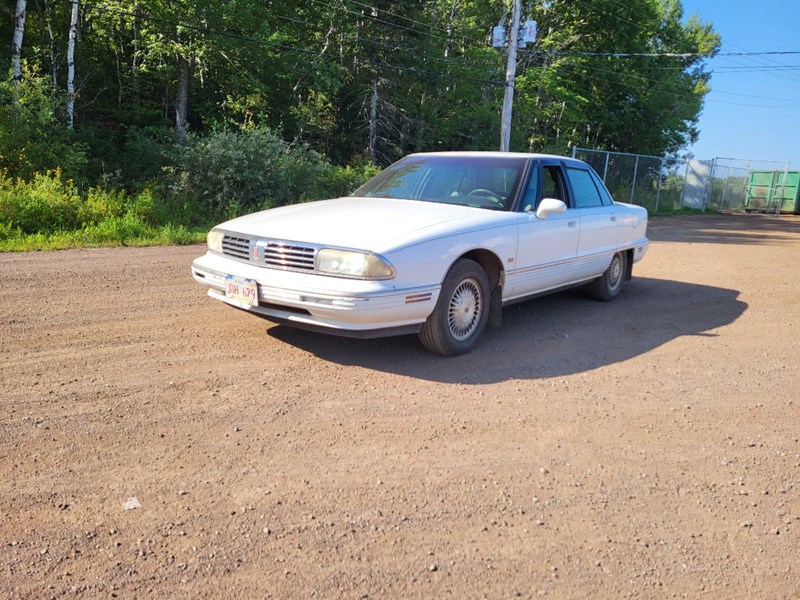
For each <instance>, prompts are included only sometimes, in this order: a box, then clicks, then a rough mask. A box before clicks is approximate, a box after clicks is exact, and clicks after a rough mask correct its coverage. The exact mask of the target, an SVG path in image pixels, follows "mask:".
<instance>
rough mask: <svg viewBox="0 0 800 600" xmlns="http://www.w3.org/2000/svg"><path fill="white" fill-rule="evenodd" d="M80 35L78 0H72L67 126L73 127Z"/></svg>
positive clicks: (68, 51) (68, 50)
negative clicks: (76, 60) (76, 56)
mask: <svg viewBox="0 0 800 600" xmlns="http://www.w3.org/2000/svg"><path fill="white" fill-rule="evenodd" d="M77 37H78V0H72V15H71V17H70V21H69V45H68V46H67V127H69V128H70V129H72V125H73V121H74V118H75V41H76V39H77Z"/></svg>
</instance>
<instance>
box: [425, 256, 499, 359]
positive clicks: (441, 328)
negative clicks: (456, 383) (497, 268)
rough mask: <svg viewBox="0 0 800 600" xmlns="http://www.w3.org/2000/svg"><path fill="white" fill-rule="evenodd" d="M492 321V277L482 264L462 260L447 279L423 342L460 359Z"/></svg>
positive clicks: (449, 273)
mask: <svg viewBox="0 0 800 600" xmlns="http://www.w3.org/2000/svg"><path fill="white" fill-rule="evenodd" d="M488 320H489V278H488V277H487V276H486V273H485V272H484V270H483V269H482V268H481V267H480V265H479V264H478V263H476V262H475V261H473V260H469V259H466V258H462V259H461V260H459V261H457V262H456V263H455V264H454V265H453V266H452V268H451V269H450V271H449V272H448V273H447V276H446V277H445V278H444V282H443V283H442V290H441V292H440V293H439V299H438V301H437V302H436V308H434V309H433V312H432V313H431V315H430V316H429V317H428V320H427V321H425V323H424V324H423V325H422V328H421V329H420V332H419V339H420V342H422V345H423V346H425V348H427V349H428V350H430V351H431V352H435V353H436V354H442V355H444V356H457V355H459V354H464V353H465V352H469V351H470V350H471V349H472V347H473V346H474V345H475V343H476V342H477V341H478V338H479V337H480V335H481V333H483V330H484V329H485V328H486V322H487V321H488Z"/></svg>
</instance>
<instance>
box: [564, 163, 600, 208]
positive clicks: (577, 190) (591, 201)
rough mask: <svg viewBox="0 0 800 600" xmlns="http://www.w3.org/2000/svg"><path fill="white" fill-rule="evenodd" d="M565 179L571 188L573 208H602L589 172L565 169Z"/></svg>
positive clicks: (598, 194) (598, 193)
mask: <svg viewBox="0 0 800 600" xmlns="http://www.w3.org/2000/svg"><path fill="white" fill-rule="evenodd" d="M567 179H569V183H570V186H571V187H572V194H573V202H574V206H575V208H592V207H594V206H603V200H602V199H601V198H600V192H598V191H597V186H596V185H595V184H594V181H592V176H591V175H590V174H589V171H586V170H584V169H575V168H571V167H567Z"/></svg>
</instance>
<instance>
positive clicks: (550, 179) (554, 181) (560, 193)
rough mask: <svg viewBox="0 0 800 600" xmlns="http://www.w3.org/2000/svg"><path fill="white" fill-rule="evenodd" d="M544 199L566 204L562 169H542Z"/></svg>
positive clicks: (553, 167)
mask: <svg viewBox="0 0 800 600" xmlns="http://www.w3.org/2000/svg"><path fill="white" fill-rule="evenodd" d="M542 198H555V199H556V200H562V201H564V202H566V201H567V200H566V196H565V195H564V185H563V183H562V181H561V168H560V167H556V166H548V167H545V168H544V169H542Z"/></svg>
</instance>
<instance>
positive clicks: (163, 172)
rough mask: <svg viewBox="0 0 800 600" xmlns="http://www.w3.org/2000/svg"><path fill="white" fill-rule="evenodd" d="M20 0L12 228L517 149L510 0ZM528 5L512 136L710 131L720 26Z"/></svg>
mask: <svg viewBox="0 0 800 600" xmlns="http://www.w3.org/2000/svg"><path fill="white" fill-rule="evenodd" d="M20 6H22V7H23V8H24V9H25V12H24V17H25V18H24V20H23V21H22V23H20V14H22V13H20V12H19V9H20ZM2 10H3V12H4V13H5V14H4V15H3V16H4V19H3V21H2V25H0V39H5V40H7V42H6V43H5V44H3V45H2V49H3V50H2V52H3V54H2V55H0V60H2V63H3V64H4V65H7V68H8V70H7V76H6V77H5V78H4V79H3V81H2V83H0V178H1V179H0V242H2V240H3V239H9V238H12V237H14V236H18V235H20V234H32V233H33V234H36V233H38V234H52V233H53V232H56V231H64V230H76V229H84V230H88V228H91V227H96V226H97V225H98V224H100V223H103V222H104V220H106V221H107V220H108V219H112V220H116V221H114V222H119V221H120V220H121V219H123V218H128V219H129V221H130V222H131V223H133V222H137V223H140V224H142V225H143V226H146V225H149V226H156V227H160V226H164V225H166V224H171V226H175V225H176V224H177V225H180V226H181V227H184V226H185V227H186V228H187V231H191V229H192V227H195V226H198V227H199V226H204V225H207V224H208V220H209V219H210V218H212V217H213V218H217V217H220V216H225V215H228V214H235V213H237V212H242V211H245V210H252V209H255V208H260V207H265V206H276V205H280V204H285V203H289V202H295V201H301V200H305V199H311V198H319V197H324V196H332V195H338V194H343V193H347V192H348V191H350V189H352V188H354V187H356V186H357V185H358V184H359V183H360V182H361V181H362V180H363V179H364V178H366V177H368V176H369V175H370V174H371V173H374V172H375V169H376V168H379V167H381V166H385V165H386V164H388V163H390V162H392V161H394V160H396V159H398V158H400V157H401V156H403V155H405V154H408V153H410V152H414V151H424V150H486V149H496V148H497V147H498V145H499V128H500V111H501V106H502V97H503V88H504V77H505V61H506V56H505V51H504V50H497V49H494V48H492V47H491V45H490V41H491V40H490V35H491V29H492V27H494V26H495V25H497V23H498V22H499V21H501V20H503V19H507V17H508V14H507V13H508V10H509V6H507V5H506V3H504V2H491V1H489V0H410V1H404V2H399V1H387V0H375V1H371V2H370V1H363V2H362V1H358V0H306V2H303V3H295V2H276V1H269V0H266V1H265V0H261V1H257V0H227V1H214V0H194V1H189V0H127V1H118V0H106V1H100V0H97V1H95V2H84V1H82V0H27V1H25V0H13V1H9V2H7V3H6V4H5V8H4V9H2ZM523 14H524V17H530V18H532V19H534V20H535V21H537V23H538V34H537V39H536V42H535V43H534V44H532V45H529V46H528V47H527V48H525V49H524V50H521V51H520V54H519V59H518V67H517V77H516V95H515V102H514V114H513V123H512V137H511V150H519V151H536V152H554V153H558V154H567V153H569V152H570V151H571V147H572V146H574V145H579V146H582V147H588V148H606V149H613V150H617V151H630V152H639V153H644V154H652V155H676V154H679V153H680V152H681V150H682V149H683V148H685V147H686V146H687V145H688V144H690V143H691V142H692V141H694V140H695V138H696V136H697V133H698V132H697V130H696V123H697V118H698V115H699V113H700V110H701V108H702V104H703V99H704V97H705V94H706V93H707V92H708V90H709V87H708V82H709V74H708V73H707V72H706V71H705V70H704V61H705V59H706V58H707V57H709V56H712V55H713V54H715V53H716V52H717V50H718V48H719V45H720V40H719V36H718V35H717V34H716V33H715V32H714V30H713V27H712V25H711V24H708V23H702V22H700V21H699V20H698V19H697V18H695V17H689V18H686V17H685V16H684V15H683V11H682V6H681V3H680V1H679V0H550V1H545V2H542V1H541V0H539V1H537V2H531V3H527V4H523ZM20 34H21V35H20ZM17 40H19V41H20V43H19V44H17V43H16V42H17ZM619 54H626V55H634V56H618V55H619ZM643 54H647V55H648V56H642V55H643ZM70 56H72V57H73V60H70V58H69V57H70ZM37 190H39V192H42V193H39V192H37ZM37 194H38V195H39V196H46V198H44V199H42V198H38V199H37V197H36V196H37ZM54 198H59V199H60V202H61V205H60V208H58V210H55V209H53V207H52V206H49V205H50V204H52V203H53V202H54ZM92 198H94V200H92ZM50 209H53V210H55V213H57V214H59V215H61V216H60V217H59V218H58V219H54V218H43V214H44V213H47V212H48V210H50ZM53 210H50V212H53ZM189 237H191V236H189ZM89 243H92V242H91V240H90V241H89Z"/></svg>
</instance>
